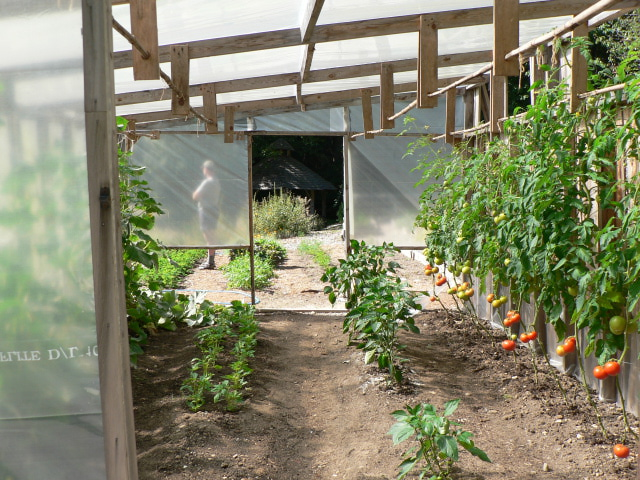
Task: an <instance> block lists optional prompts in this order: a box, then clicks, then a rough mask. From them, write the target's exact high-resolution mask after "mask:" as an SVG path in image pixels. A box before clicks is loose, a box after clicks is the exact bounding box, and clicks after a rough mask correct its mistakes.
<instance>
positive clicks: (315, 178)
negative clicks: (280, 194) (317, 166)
mask: <svg viewBox="0 0 640 480" xmlns="http://www.w3.org/2000/svg"><path fill="white" fill-rule="evenodd" d="M280 188H285V189H289V190H335V189H336V187H335V186H334V185H332V184H331V183H330V182H328V181H327V180H325V179H324V178H322V177H321V176H320V175H318V174H317V173H316V172H314V171H313V170H311V169H310V168H309V167H307V166H305V165H304V164H302V163H301V162H299V161H298V160H296V159H295V158H293V157H290V156H283V155H277V156H275V157H271V158H267V159H265V160H262V161H261V162H259V163H258V164H256V165H255V166H254V167H253V189H254V190H277V189H280Z"/></svg>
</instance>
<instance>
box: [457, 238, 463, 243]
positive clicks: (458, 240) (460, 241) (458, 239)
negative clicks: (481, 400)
mask: <svg viewBox="0 0 640 480" xmlns="http://www.w3.org/2000/svg"><path fill="white" fill-rule="evenodd" d="M462 242H464V237H458V238H456V243H462Z"/></svg>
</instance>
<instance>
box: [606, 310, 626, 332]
mask: <svg viewBox="0 0 640 480" xmlns="http://www.w3.org/2000/svg"><path fill="white" fill-rule="evenodd" d="M626 329H627V320H626V319H625V318H624V317H622V316H620V315H615V316H613V317H611V318H610V319H609V330H611V333H613V334H614V335H622V334H623V333H624V332H625V330H626Z"/></svg>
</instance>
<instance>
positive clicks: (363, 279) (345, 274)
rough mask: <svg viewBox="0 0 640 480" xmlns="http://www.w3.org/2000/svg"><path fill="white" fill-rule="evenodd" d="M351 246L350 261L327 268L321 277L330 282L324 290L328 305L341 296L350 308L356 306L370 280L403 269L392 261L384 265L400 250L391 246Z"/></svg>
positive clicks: (384, 244)
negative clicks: (390, 256) (386, 259)
mask: <svg viewBox="0 0 640 480" xmlns="http://www.w3.org/2000/svg"><path fill="white" fill-rule="evenodd" d="M350 247H351V250H350V252H349V255H348V256H347V258H346V259H340V260H339V262H338V265H337V266H332V267H329V268H327V270H326V271H325V273H324V274H323V275H322V278H321V280H322V281H323V282H328V283H329V285H327V286H326V287H325V288H324V293H325V294H327V295H328V297H329V302H331V304H332V305H333V304H335V302H336V301H337V299H338V297H339V296H342V297H344V298H345V299H346V303H345V306H346V307H347V308H351V307H353V306H355V305H357V303H358V299H359V298H360V297H361V296H362V294H363V289H364V287H365V286H366V285H367V283H368V282H369V281H371V280H372V279H374V278H377V277H379V276H380V275H387V273H389V274H394V273H395V271H396V269H397V268H398V267H399V266H400V265H399V264H398V263H397V262H393V261H391V262H387V263H386V264H385V257H386V256H387V255H390V254H393V253H395V252H396V251H397V250H396V248H395V247H394V246H393V244H391V243H389V244H388V243H386V242H385V243H383V244H382V245H380V246H377V245H367V244H366V242H364V241H361V242H358V241H357V240H351V242H350Z"/></svg>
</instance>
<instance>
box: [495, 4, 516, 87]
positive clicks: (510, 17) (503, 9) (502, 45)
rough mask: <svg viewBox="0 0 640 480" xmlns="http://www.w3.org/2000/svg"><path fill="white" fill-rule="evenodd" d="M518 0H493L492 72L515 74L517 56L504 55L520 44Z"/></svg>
mask: <svg viewBox="0 0 640 480" xmlns="http://www.w3.org/2000/svg"><path fill="white" fill-rule="evenodd" d="M519 7H520V2H519V1H518V0H493V74H494V75H496V76H517V75H519V74H520V65H519V61H518V58H517V57H515V58H511V59H509V60H505V58H504V57H505V55H506V54H507V53H509V52H510V51H511V50H514V49H516V48H518V46H519V45H520V17H519V14H520V11H519V10H520V9H519Z"/></svg>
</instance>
